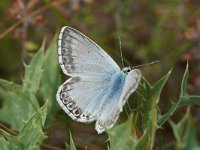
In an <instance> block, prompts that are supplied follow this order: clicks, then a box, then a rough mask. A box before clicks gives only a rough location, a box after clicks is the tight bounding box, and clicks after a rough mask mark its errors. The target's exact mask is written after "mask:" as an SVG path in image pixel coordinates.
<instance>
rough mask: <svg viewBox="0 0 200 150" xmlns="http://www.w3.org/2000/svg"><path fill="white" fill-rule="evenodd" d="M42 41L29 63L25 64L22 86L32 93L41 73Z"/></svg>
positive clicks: (37, 84)
mask: <svg viewBox="0 0 200 150" xmlns="http://www.w3.org/2000/svg"><path fill="white" fill-rule="evenodd" d="M43 59H44V43H43V45H42V47H41V48H40V50H38V52H37V53H36V54H35V55H34V57H33V58H32V60H31V62H30V64H29V65H25V75H24V80H23V88H24V89H28V90H30V91H31V92H32V93H33V94H35V93H36V92H37V90H38V89H39V85H40V80H41V77H42V73H43V70H42V68H43Z"/></svg>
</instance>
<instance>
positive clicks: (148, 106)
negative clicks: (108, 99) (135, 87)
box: [134, 71, 171, 150]
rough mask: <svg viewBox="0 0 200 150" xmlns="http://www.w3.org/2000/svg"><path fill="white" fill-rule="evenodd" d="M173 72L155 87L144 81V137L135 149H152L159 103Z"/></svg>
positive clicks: (142, 110)
mask: <svg viewBox="0 0 200 150" xmlns="http://www.w3.org/2000/svg"><path fill="white" fill-rule="evenodd" d="M170 73H171V71H169V72H168V73H167V74H166V75H165V76H164V77H162V78H161V79H160V80H159V81H157V82H156V83H155V84H154V85H153V86H150V85H149V83H148V82H147V81H146V80H144V83H143V85H144V87H145V88H144V89H145V90H144V91H143V93H140V94H142V95H143V97H144V100H145V101H143V104H142V108H141V114H142V128H143V132H144V133H143V136H142V137H141V138H140V139H139V141H138V143H137V144H136V145H134V149H138V150H140V149H152V148H153V144H154V140H155V132H156V130H157V129H158V126H157V124H156V122H157V115H158V114H157V113H158V106H157V105H158V102H159V100H160V94H161V91H162V89H163V87H164V85H165V83H166V81H167V79H168V78H169V75H170Z"/></svg>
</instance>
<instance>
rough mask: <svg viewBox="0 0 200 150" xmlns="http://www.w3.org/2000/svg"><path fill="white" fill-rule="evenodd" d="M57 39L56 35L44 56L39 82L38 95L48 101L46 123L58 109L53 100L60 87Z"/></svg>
mask: <svg viewBox="0 0 200 150" xmlns="http://www.w3.org/2000/svg"><path fill="white" fill-rule="evenodd" d="M57 38H58V37H57V34H56V35H55V37H54V39H53V41H52V42H51V45H50V46H49V48H48V49H47V52H46V54H45V58H44V72H43V74H42V80H41V87H42V88H41V89H40V93H41V94H42V97H43V98H44V100H47V99H48V100H49V103H48V116H47V122H48V120H49V119H50V118H51V117H52V116H54V114H55V113H56V112H57V110H58V108H59V107H58V105H57V102H56V100H55V97H56V92H57V89H58V86H59V85H60V75H59V71H60V67H59V64H58V53H57Z"/></svg>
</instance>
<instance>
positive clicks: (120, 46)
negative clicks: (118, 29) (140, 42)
mask: <svg viewBox="0 0 200 150" xmlns="http://www.w3.org/2000/svg"><path fill="white" fill-rule="evenodd" d="M118 39H119V50H120V55H121V59H122V67H123V68H124V59H123V54H122V42H121V38H120V37H118Z"/></svg>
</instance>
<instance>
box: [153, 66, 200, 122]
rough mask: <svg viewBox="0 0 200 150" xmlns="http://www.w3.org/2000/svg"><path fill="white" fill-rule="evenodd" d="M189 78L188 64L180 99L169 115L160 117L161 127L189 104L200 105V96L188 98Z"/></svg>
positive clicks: (171, 108) (173, 105)
mask: <svg viewBox="0 0 200 150" xmlns="http://www.w3.org/2000/svg"><path fill="white" fill-rule="evenodd" d="M188 77H189V71H188V64H187V66H186V69H185V73H184V75H183V80H182V83H181V95H180V98H179V100H178V101H177V102H176V103H174V104H172V106H171V107H170V109H169V110H168V112H167V113H165V114H164V115H159V116H158V121H157V124H158V125H159V126H162V125H163V124H164V123H165V122H166V121H167V120H168V119H169V118H170V117H171V116H172V115H173V114H174V113H175V112H176V111H177V110H179V109H180V108H181V107H183V106H185V105H189V104H195V105H200V96H196V95H191V96H188V94H187V91H186V88H187V80H188Z"/></svg>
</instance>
